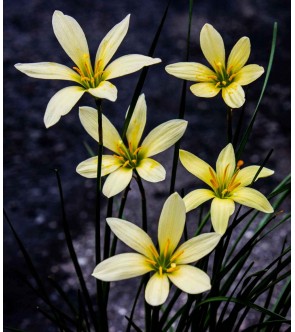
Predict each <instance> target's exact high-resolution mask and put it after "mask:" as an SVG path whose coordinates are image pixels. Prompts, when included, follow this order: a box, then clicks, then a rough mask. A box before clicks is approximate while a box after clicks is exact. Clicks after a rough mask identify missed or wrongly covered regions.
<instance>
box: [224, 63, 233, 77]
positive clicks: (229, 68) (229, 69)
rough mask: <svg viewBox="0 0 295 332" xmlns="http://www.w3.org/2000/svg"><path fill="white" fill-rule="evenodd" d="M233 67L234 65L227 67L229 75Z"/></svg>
mask: <svg viewBox="0 0 295 332" xmlns="http://www.w3.org/2000/svg"><path fill="white" fill-rule="evenodd" d="M232 68H233V65H231V66H229V67H228V68H227V71H226V73H227V75H229V74H230V72H231V70H232Z"/></svg>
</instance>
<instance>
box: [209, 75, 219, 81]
mask: <svg viewBox="0 0 295 332" xmlns="http://www.w3.org/2000/svg"><path fill="white" fill-rule="evenodd" d="M208 78H212V80H215V81H217V80H218V78H217V76H215V75H211V76H208Z"/></svg>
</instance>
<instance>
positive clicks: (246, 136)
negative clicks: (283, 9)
mask: <svg viewBox="0 0 295 332" xmlns="http://www.w3.org/2000/svg"><path fill="white" fill-rule="evenodd" d="M277 29H278V25H277V22H275V23H274V26H273V35H272V44H271V50H270V55H269V61H268V66H267V70H266V75H265V79H264V83H263V87H262V90H261V94H260V97H259V99H258V103H257V105H256V108H255V111H254V114H253V116H252V119H251V121H250V124H249V126H248V128H247V129H246V132H245V134H244V135H243V137H242V139H241V143H240V145H239V148H238V150H237V153H236V156H237V159H240V156H241V155H242V153H243V151H244V149H245V146H246V143H247V142H248V140H249V136H250V134H251V131H252V128H253V124H254V121H255V119H256V116H257V113H258V110H259V106H260V103H261V100H262V98H263V95H264V92H265V89H266V86H267V83H268V79H269V75H270V72H271V68H272V64H273V59H274V54H275V49H276V40H277Z"/></svg>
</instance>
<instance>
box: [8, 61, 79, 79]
mask: <svg viewBox="0 0 295 332" xmlns="http://www.w3.org/2000/svg"><path fill="white" fill-rule="evenodd" d="M14 67H15V68H16V69H18V70H19V71H21V72H22V73H24V74H26V75H28V76H30V77H34V78H42V79H46V80H65V81H74V82H77V83H81V79H80V75H78V73H76V72H75V71H74V70H72V69H70V68H69V67H67V66H64V65H61V64H59V63H55V62H37V63H17V64H16V65H14Z"/></svg>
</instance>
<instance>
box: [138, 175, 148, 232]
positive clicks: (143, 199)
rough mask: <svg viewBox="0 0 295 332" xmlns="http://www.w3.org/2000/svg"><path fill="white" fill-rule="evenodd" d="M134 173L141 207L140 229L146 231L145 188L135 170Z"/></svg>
mask: <svg viewBox="0 0 295 332" xmlns="http://www.w3.org/2000/svg"><path fill="white" fill-rule="evenodd" d="M135 174H136V177H135V179H136V182H137V184H138V188H139V191H140V195H141V209H142V229H143V230H144V231H145V232H147V210H146V196H145V190H144V187H143V184H142V181H141V178H140V176H139V174H138V173H137V171H136V170H135Z"/></svg>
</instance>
